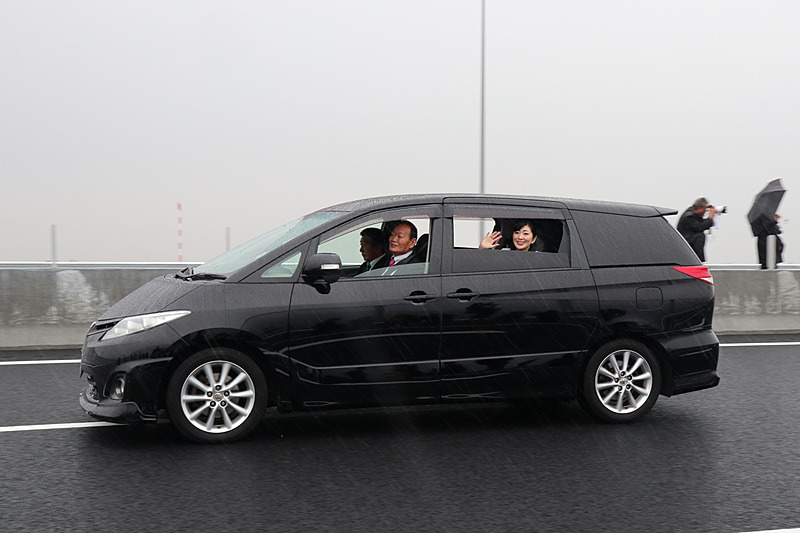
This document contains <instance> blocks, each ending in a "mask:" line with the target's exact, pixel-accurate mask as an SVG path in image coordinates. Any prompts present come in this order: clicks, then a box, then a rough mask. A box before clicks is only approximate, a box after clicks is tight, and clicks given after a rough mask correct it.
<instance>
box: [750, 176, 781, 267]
mask: <svg viewBox="0 0 800 533" xmlns="http://www.w3.org/2000/svg"><path fill="white" fill-rule="evenodd" d="M785 192H786V189H784V188H783V184H781V180H780V178H777V179H774V180H772V181H770V182H769V183H768V184H767V186H766V187H764V188H763V189H762V190H761V191H760V192H759V193H758V194H757V195H756V197H755V199H754V200H753V206H752V207H751V208H750V211H749V212H748V213H747V221H748V222H749V223H750V229H751V230H752V231H753V235H754V236H755V237H756V238H757V240H756V251H757V252H758V262H759V263H760V264H761V268H762V270H763V269H766V268H767V237H768V236H770V235H775V264H776V265H777V264H778V263H781V262H782V261H783V241H782V240H781V238H780V237H778V234H780V233H781V228H780V227H779V226H778V221H779V220H780V218H781V216H780V215H779V214H778V213H777V211H778V206H779V205H780V203H781V200H782V199H783V195H784V193H785Z"/></svg>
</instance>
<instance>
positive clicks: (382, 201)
mask: <svg viewBox="0 0 800 533" xmlns="http://www.w3.org/2000/svg"><path fill="white" fill-rule="evenodd" d="M461 202H466V203H477V204H489V205H508V206H531V207H534V206H536V207H553V208H566V209H569V210H572V211H591V212H596V213H609V214H615V215H628V216H637V217H655V216H665V215H675V214H677V213H678V212H677V211H676V210H675V209H671V208H666V207H656V206H650V205H641V204H630V203H623V202H608V201H600V200H582V199H577V198H551V197H545V196H516V195H498V194H465V193H455V194H407V195H399V196H379V197H374V198H364V199H361V200H353V201H351V202H345V203H341V204H337V205H333V206H330V207H326V208H323V209H320V210H319V211H327V212H330V211H337V212H338V211H341V212H349V213H358V212H369V211H372V210H374V209H381V208H391V207H405V206H414V205H421V204H449V203H461Z"/></svg>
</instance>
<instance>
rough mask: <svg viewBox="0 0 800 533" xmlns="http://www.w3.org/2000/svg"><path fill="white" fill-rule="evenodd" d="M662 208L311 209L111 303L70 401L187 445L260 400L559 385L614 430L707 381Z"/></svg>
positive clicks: (288, 407)
mask: <svg viewBox="0 0 800 533" xmlns="http://www.w3.org/2000/svg"><path fill="white" fill-rule="evenodd" d="M672 214H676V211H673V210H670V209H661V208H657V207H648V206H641V205H630V204H622V203H609V202H598V201H589V200H574V199H554V198H534V197H516V196H485V195H480V196H478V195H464V194H453V195H445V194H439V195H409V196H397V197H386V198H372V199H367V200H360V201H355V202H350V203H345V204H340V205H336V206H333V207H329V208H326V209H322V210H320V211H317V212H314V213H311V214H310V215H307V216H305V217H303V218H301V219H298V220H295V221H293V222H289V223H288V224H285V225H284V226H281V227H279V228H276V229H274V230H272V231H270V232H268V233H265V234H264V235H262V236H260V237H258V238H256V239H254V240H252V241H250V242H247V243H245V244H243V245H241V246H239V247H237V248H235V249H233V250H231V251H229V252H227V253H225V254H223V255H221V256H219V257H217V258H216V259H212V260H211V261H209V262H207V263H205V264H203V265H201V266H198V267H196V268H189V269H185V270H183V271H181V272H177V273H175V274H173V275H168V276H164V277H160V278H157V279H154V280H153V281H151V282H149V283H147V284H145V285H144V286H142V287H140V288H139V289H137V290H136V291H134V292H133V293H131V294H130V295H128V296H127V297H125V298H123V299H122V300H121V301H120V302H118V303H117V304H116V305H114V306H113V307H112V308H111V309H109V310H108V311H107V312H106V313H105V314H103V316H102V317H100V318H99V319H98V320H97V321H96V322H95V323H94V324H92V326H91V328H90V329H89V331H88V333H87V336H86V341H85V344H84V346H83V349H82V360H81V374H82V375H83V374H86V375H87V378H88V386H87V387H86V388H85V390H84V391H83V392H82V394H81V396H80V403H81V406H82V407H83V409H84V410H85V411H86V412H87V413H89V414H90V415H91V416H93V417H96V418H99V419H104V420H116V421H122V420H128V421H131V420H149V421H157V420H159V419H166V418H168V419H169V420H171V422H172V425H173V426H174V427H175V428H176V429H177V430H178V431H179V432H180V433H181V434H182V435H183V436H185V437H186V438H188V439H191V440H194V441H198V442H228V441H231V440H235V439H238V438H242V437H244V436H245V435H247V434H248V433H249V432H250V431H251V430H252V429H253V428H254V427H255V426H256V425H258V423H259V422H260V420H261V419H262V417H263V415H264V413H265V410H266V409H267V408H268V407H270V406H275V407H277V409H278V411H280V412H287V411H297V410H309V409H322V408H340V407H355V406H390V405H411V404H427V403H434V402H445V403H447V402H461V401H480V402H484V401H489V400H511V399H518V398H532V397H558V398H565V399H577V400H578V401H579V402H580V403H581V404H582V405H583V406H584V407H585V408H586V409H587V410H588V411H589V412H590V413H591V414H592V415H594V416H595V417H597V418H599V419H600V420H603V421H607V422H630V421H633V420H636V419H638V418H640V417H641V416H643V415H644V414H645V413H647V412H648V411H649V410H650V408H651V407H652V406H653V404H654V403H655V402H656V399H657V398H658V396H659V395H660V394H663V395H665V396H672V395H674V394H680V393H684V392H690V391H695V390H699V389H705V388H709V387H714V386H716V385H717V384H718V383H719V377H718V375H717V372H716V368H717V361H718V357H719V342H718V340H717V337H716V335H715V334H714V332H713V330H712V329H711V320H712V315H713V309H714V286H713V279H712V277H711V275H710V273H709V270H708V268H707V267H705V266H703V265H702V263H700V261H699V260H698V258H697V256H696V255H695V254H694V252H693V251H692V250H691V248H690V247H689V246H688V245H687V244H686V242H685V241H684V240H683V238H682V237H681V236H680V235H679V234H678V233H677V232H676V231H675V229H674V228H673V227H672V226H671V225H670V224H669V223H668V222H667V220H666V219H665V218H664V216H666V215H672ZM525 227H527V230H526V229H524V228H525ZM520 228H522V229H520ZM526 231H527V232H528V237H527V239H528V241H527V242H528V245H529V247H527V248H522V245H523V244H524V242H523V240H520V241H519V242H518V241H517V235H518V234H520V235H521V234H522V233H524V232H526ZM367 236H368V237H369V238H367ZM365 239H366V243H365ZM370 239H372V241H370ZM378 241H380V242H378ZM401 241H402V242H401ZM487 243H488V245H487ZM365 246H368V247H369V246H372V247H373V248H374V247H375V246H378V248H380V249H382V250H383V251H384V252H385V255H384V256H383V257H380V258H379V259H373V257H371V256H368V254H367V252H365ZM523 250H524V251H523ZM400 252H402V253H400ZM393 258H397V259H398V260H397V261H392V260H391V259H393ZM368 259H369V260H370V261H368ZM370 267H371V268H370Z"/></svg>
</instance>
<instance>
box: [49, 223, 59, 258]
mask: <svg viewBox="0 0 800 533" xmlns="http://www.w3.org/2000/svg"><path fill="white" fill-rule="evenodd" d="M50 257H51V258H52V260H53V266H55V264H56V261H57V260H58V258H57V256H56V225H55V224H51V225H50Z"/></svg>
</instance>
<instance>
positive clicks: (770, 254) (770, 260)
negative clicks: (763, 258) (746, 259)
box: [767, 235, 778, 269]
mask: <svg viewBox="0 0 800 533" xmlns="http://www.w3.org/2000/svg"><path fill="white" fill-rule="evenodd" d="M776 242H777V238H776V237H775V235H767V268H769V269H773V268H775V265H776V264H777V263H776V261H777V259H778V258H777V253H776V252H777V250H775V243H776Z"/></svg>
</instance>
